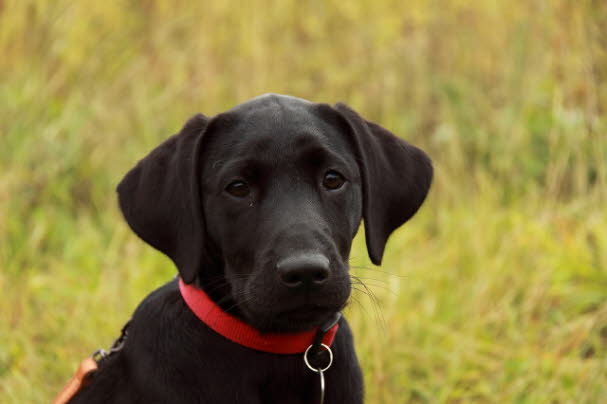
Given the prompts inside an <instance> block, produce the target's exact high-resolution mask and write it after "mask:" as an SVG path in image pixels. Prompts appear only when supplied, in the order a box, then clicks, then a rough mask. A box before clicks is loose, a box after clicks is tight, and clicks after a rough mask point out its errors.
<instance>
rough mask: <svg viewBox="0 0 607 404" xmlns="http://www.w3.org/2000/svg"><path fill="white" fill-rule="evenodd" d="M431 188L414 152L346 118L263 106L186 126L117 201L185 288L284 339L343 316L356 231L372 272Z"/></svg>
mask: <svg viewBox="0 0 607 404" xmlns="http://www.w3.org/2000/svg"><path fill="white" fill-rule="evenodd" d="M431 179H432V166H431V163H430V160H429V158H428V157H427V156H426V155H425V154H424V153H423V152H422V151H421V150H420V149H418V148H416V147H414V146H412V145H410V144H409V143H407V142H405V141H404V140H402V139H399V138H397V137H396V136H394V135H393V134H391V133H390V132H389V131H387V130H386V129H384V128H382V127H380V126H378V125H376V124H374V123H371V122H368V121H366V120H365V119H363V118H361V117H360V116H359V115H358V114H357V113H356V112H354V111H353V110H351V109H350V108H348V107H347V106H345V105H343V104H337V105H336V106H335V107H332V106H329V105H327V104H317V103H312V102H309V101H305V100H302V99H298V98H294V97H288V96H282V95H273V94H270V95H264V96H260V97H257V98H254V99H252V100H250V101H248V102H245V103H244V104H241V105H239V106H237V107H235V108H233V109H231V110H229V111H227V112H225V113H222V114H219V115H217V116H215V117H213V118H207V117H205V116H203V115H196V116H194V117H193V118H191V119H190V120H189V121H188V122H187V123H186V125H185V126H184V127H183V128H182V130H181V131H180V132H179V133H178V134H176V135H174V136H172V137H171V138H169V139H168V140H167V141H165V142H164V143H162V144H161V145H160V146H158V147H157V148H156V149H154V150H153V151H152V152H151V153H150V154H149V155H148V156H147V157H145V158H144V159H143V160H141V161H140V162H139V163H138V164H137V166H136V167H135V168H133V169H132V170H131V171H130V172H129V173H127V175H126V176H125V178H124V179H123V180H122V182H121V183H120V185H119V186H118V194H119V201H120V207H121V209H122V212H123V214H124V216H125V218H126V221H127V222H128V224H129V225H130V226H131V228H132V229H133V230H134V231H135V233H136V234H138V235H139V236H140V237H141V238H142V239H143V240H144V241H146V242H147V243H149V244H150V245H152V246H153V247H155V248H157V249H158V250H160V251H162V252H163V253H165V254H166V255H168V256H169V257H170V258H171V259H172V260H173V261H174V262H175V264H176V266H177V268H178V270H179V273H180V276H181V277H182V279H183V280H184V281H185V282H186V283H192V282H196V283H197V284H198V285H199V286H200V287H201V288H203V289H204V290H205V291H206V292H207V293H208V294H209V295H210V296H211V298H212V299H213V300H215V301H216V302H217V303H218V304H220V305H221V306H222V307H224V309H226V310H229V311H232V312H234V314H236V315H238V316H240V317H242V318H244V319H245V321H247V322H248V323H250V324H251V325H253V326H254V327H256V328H258V329H260V330H262V331H297V330H302V329H307V328H310V327H312V326H314V325H317V324H319V323H320V322H322V321H323V320H324V319H325V318H326V317H328V316H329V315H331V314H333V313H335V312H337V311H339V310H340V309H341V308H342V307H343V306H344V305H345V303H346V301H347V299H348V297H349V295H350V278H349V275H348V256H349V253H350V246H351V243H352V239H353V237H354V236H355V234H356V231H357V229H358V227H359V225H360V221H361V219H363V220H364V222H365V235H366V242H367V249H368V252H369V256H370V258H371V260H372V261H373V263H375V264H377V265H379V264H381V260H382V256H383V251H384V247H385V245H386V242H387V240H388V237H389V236H390V234H391V233H392V232H393V231H394V230H395V229H396V228H398V227H399V226H400V225H402V224H403V223H405V222H406V221H407V220H408V219H409V218H410V217H411V216H413V215H414V214H415V212H416V211H417V210H418V208H419V207H420V205H421V204H422V202H423V201H424V199H425V197H426V194H427V192H428V189H429V187H430V183H431Z"/></svg>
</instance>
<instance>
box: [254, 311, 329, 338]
mask: <svg viewBox="0 0 607 404" xmlns="http://www.w3.org/2000/svg"><path fill="white" fill-rule="evenodd" d="M338 311H339V308H328V307H312V306H303V307H300V308H297V309H293V310H288V311H284V312H278V313H267V314H266V315H260V314H259V313H256V314H254V315H246V313H245V316H246V317H247V322H248V323H249V324H250V325H252V326H253V327H255V328H256V329H258V330H259V331H260V332H262V333H270V332H274V333H290V332H301V331H308V330H310V329H312V328H314V327H317V326H319V325H321V324H322V323H323V322H324V321H325V320H326V319H327V318H329V317H330V316H331V315H332V314H334V313H336V312H338Z"/></svg>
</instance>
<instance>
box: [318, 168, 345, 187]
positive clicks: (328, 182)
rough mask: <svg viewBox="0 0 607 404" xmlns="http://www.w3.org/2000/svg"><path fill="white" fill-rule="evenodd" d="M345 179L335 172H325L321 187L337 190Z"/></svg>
mask: <svg viewBox="0 0 607 404" xmlns="http://www.w3.org/2000/svg"><path fill="white" fill-rule="evenodd" d="M344 182H346V179H345V178H344V176H343V175H341V174H340V173H338V172H337V171H327V173H326V174H325V178H323V180H322V185H323V186H324V187H325V188H327V189H331V190H333V189H339V188H341V187H342V186H343V185H344Z"/></svg>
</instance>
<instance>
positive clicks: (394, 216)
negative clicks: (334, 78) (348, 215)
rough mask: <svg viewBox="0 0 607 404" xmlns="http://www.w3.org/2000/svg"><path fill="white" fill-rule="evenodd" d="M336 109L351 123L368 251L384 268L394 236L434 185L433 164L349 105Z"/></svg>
mask: <svg viewBox="0 0 607 404" xmlns="http://www.w3.org/2000/svg"><path fill="white" fill-rule="evenodd" d="M335 109H336V110H337V111H338V112H339V113H340V115H341V116H342V117H343V118H344V119H345V120H346V121H347V123H348V126H349V129H350V132H351V135H352V138H353V143H354V146H355V149H356V152H357V154H358V156H357V157H358V163H359V167H360V172H361V177H362V178H361V179H362V185H363V220H364V222H365V237H366V241H367V250H368V252H369V257H370V258H371V261H372V262H373V263H374V264H375V265H380V264H381V261H382V257H383V254H384V248H385V246H386V242H387V241H388V237H390V234H392V232H393V231H394V230H396V229H397V228H398V227H400V226H401V225H402V224H403V223H405V222H406V221H407V220H409V219H410V218H411V217H412V216H413V215H414V214H415V212H417V210H418V209H419V207H420V206H421V204H422V203H423V202H424V199H425V198H426V195H427V194H428V190H429V188H430V183H431V182H432V173H433V169H432V162H431V160H430V158H429V157H428V156H427V155H426V154H425V153H424V152H423V151H422V150H420V149H418V148H417V147H415V146H413V145H411V144H409V143H407V142H405V141H404V140H402V139H399V138H398V137H396V136H395V135H393V134H392V133H391V132H389V131H388V130H386V129H384V128H382V127H381V126H379V125H377V124H375V123H372V122H369V121H367V120H365V119H363V118H362V117H361V116H360V115H358V114H357V113H356V112H355V111H353V110H352V109H351V108H349V107H348V106H347V105H345V104H341V103H340V104H337V105H336V106H335Z"/></svg>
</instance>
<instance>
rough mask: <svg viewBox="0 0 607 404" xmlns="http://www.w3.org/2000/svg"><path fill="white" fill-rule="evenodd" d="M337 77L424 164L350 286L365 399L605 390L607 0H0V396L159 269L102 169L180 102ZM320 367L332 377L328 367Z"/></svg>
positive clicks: (56, 369)
mask: <svg viewBox="0 0 607 404" xmlns="http://www.w3.org/2000/svg"><path fill="white" fill-rule="evenodd" d="M265 92H279V93H287V94H292V95H296V96H299V97H304V98H308V99H311V100H315V101H319V102H336V101H344V102H346V103H348V104H349V105H351V106H352V107H353V108H355V109H357V110H358V111H359V112H360V113H361V114H363V115H364V116H366V117H367V118H368V119H371V120H373V121H376V122H378V123H380V124H382V125H383V126H385V127H387V128H389V129H391V130H393V131H394V132H395V133H397V134H399V135H401V136H403V137H404V138H406V139H409V140H410V141H412V142H413V143H415V144H417V145H419V146H421V147H422V148H424V149H425V150H427V151H428V153H429V154H430V155H431V156H432V157H433V159H434V162H435V167H436V180H435V183H434V186H433V189H432V191H431V194H430V197H429V199H428V202H427V204H426V205H425V206H424V207H423V208H422V210H421V211H420V212H419V214H418V215H417V216H416V217H415V218H414V220H412V221H411V222H410V223H409V224H408V225H406V226H405V227H404V228H402V229H401V230H399V231H398V232H397V233H396V235H395V236H394V237H393V238H392V239H391V241H390V243H389V245H388V248H387V251H388V255H387V257H386V259H385V263H384V265H383V266H382V267H381V268H375V267H372V266H370V264H369V261H368V258H367V257H366V250H365V247H364V244H363V243H362V242H361V238H360V237H359V238H358V239H357V241H356V245H355V248H354V251H353V258H352V263H353V267H354V268H353V273H354V274H356V275H358V276H360V277H362V278H363V279H364V280H365V281H366V282H367V284H368V286H369V288H370V289H371V291H372V292H373V295H374V297H373V298H369V297H368V296H366V295H365V294H362V293H357V294H355V295H354V298H353V301H352V304H351V306H350V307H349V309H348V310H347V313H346V314H347V316H348V317H349V319H350V321H351V323H352V325H353V328H354V330H355V336H356V343H357V350H358V354H359V357H360V361H361V363H362V366H363V368H364V372H365V379H366V389H367V402H368V403H372V404H375V403H519V404H523V403H534V404H535V403H551V404H556V403H605V402H607V209H606V206H607V205H606V200H607V114H606V109H607V2H605V1H603V0H596V1H591V0H578V1H568V0H550V1H549V0H543V1H540V0H510V1H502V2H499V1H495V0H479V1H465V0H442V1H437V0H434V1H421V0H411V1H407V2H403V1H396V0H394V1H371V0H365V1H295V0H283V1H275V2H272V1H254V2H248V3H245V2H227V1H213V2H210V1H209V2H186V1H177V0H172V1H168V0H167V1H160V0H158V1H152V0H149V1H107V2H104V1H98V2H84V1H81V2H78V1H65V0H56V1H30V0H22V1H16V0H14V1H10V0H9V1H0V313H1V314H0V402H1V403H47V402H50V400H51V398H52V397H53V396H54V394H55V393H56V392H57V391H58V390H59V389H60V388H61V387H62V386H63V384H64V383H65V381H66V380H67V379H68V378H69V377H70V376H71V375H72V372H73V371H74V370H75V367H76V366H77V364H78V363H79V361H80V360H81V359H82V358H84V357H85V356H87V355H89V354H90V353H91V352H92V351H93V350H95V349H97V348H99V347H107V346H108V345H109V344H110V343H111V341H112V340H113V339H114V338H115V337H116V336H117V335H118V333H119V330H120V328H121V326H122V324H123V323H124V322H125V321H126V320H127V319H128V318H129V316H130V314H131V312H132V311H133V309H134V308H135V306H136V305H137V303H138V302H139V301H140V300H141V299H142V298H143V297H144V296H145V295H146V294H147V293H148V292H149V291H151V290H152V289H154V288H156V287H157V286H159V285H160V284H162V283H164V282H165V281H167V280H168V279H169V278H171V277H172V276H173V275H174V273H175V270H174V267H173V265H172V264H171V263H170V261H169V260H168V259H166V258H165V257H164V256H162V255H161V254H160V253H158V252H156V251H154V250H153V249H152V248H150V247H148V246H146V245H144V243H143V242H141V241H140V240H138V239H137V238H136V236H135V235H134V234H132V233H131V232H130V231H129V229H128V228H127V226H126V224H125V223H124V221H123V220H122V218H121V215H120V213H119V211H118V209H117V204H116V198H115V193H114V188H115V185H116V184H117V183H118V181H119V180H120V179H121V177H122V175H123V174H124V173H125V172H126V171H127V170H128V169H129V168H130V167H131V166H132V165H133V164H134V163H135V162H136V161H137V160H138V159H139V158H141V157H142V156H143V155H145V154H146V153H147V152H148V151H149V150H150V149H151V148H152V147H154V146H155V145H157V144H158V143H159V142H160V141H162V140H163V139H164V138H166V137H167V136H168V135H170V134H172V133H174V132H176V131H177V130H178V129H179V128H180V126H181V125H182V124H183V123H184V122H185V120H186V119H187V118H188V117H189V116H191V115H193V114H194V113H196V112H199V111H200V112H203V113H205V114H209V115H213V114H216V113H218V112H221V111H223V110H225V109H227V108H229V107H231V106H233V105H235V104H237V103H239V102H242V101H244V100H246V99H248V98H250V97H253V96H255V95H258V94H261V93H265ZM329 382H330V381H329Z"/></svg>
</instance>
